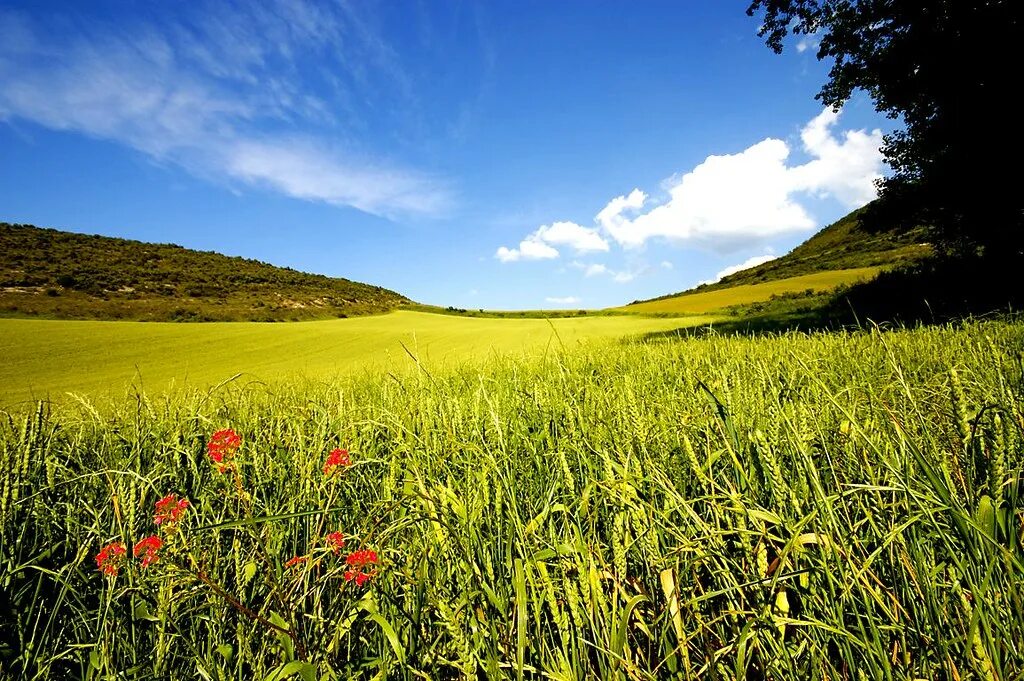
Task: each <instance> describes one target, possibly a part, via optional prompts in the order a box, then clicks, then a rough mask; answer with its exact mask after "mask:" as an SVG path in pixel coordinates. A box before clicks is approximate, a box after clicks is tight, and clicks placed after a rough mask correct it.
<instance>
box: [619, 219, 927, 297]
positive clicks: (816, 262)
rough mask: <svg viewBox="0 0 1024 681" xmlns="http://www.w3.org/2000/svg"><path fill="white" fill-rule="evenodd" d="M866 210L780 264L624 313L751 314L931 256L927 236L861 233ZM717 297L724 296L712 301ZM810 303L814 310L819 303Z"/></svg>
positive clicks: (774, 262) (814, 238)
mask: <svg viewBox="0 0 1024 681" xmlns="http://www.w3.org/2000/svg"><path fill="white" fill-rule="evenodd" d="M862 210H864V209H863V208H861V209H858V210H855V211H853V212H852V213H850V214H849V215H847V216H845V217H843V218H841V219H840V220H838V221H836V222H834V223H832V224H831V225H829V226H828V227H825V228H824V229H822V230H821V231H820V232H818V233H817V234H815V235H814V236H812V237H811V238H809V239H808V240H807V241H805V242H803V243H802V244H800V245H799V246H797V247H796V248H794V249H793V250H792V251H790V252H789V253H787V254H786V255H784V256H782V257H780V258H776V259H775V260H771V261H769V262H766V263H763V264H761V265H757V266H755V267H751V268H749V269H745V270H741V271H739V272H736V273H734V274H731V275H729V276H727V277H724V278H722V279H721V280H719V281H717V282H715V283H712V284H702V285H700V286H697V287H696V288H693V289H690V290H688V291H682V292H679V293H670V294H668V295H664V296H659V297H657V298H651V299H648V300H636V301H633V302H632V303H630V304H629V305H627V306H625V307H623V308H619V309H621V310H623V311H628V312H648V313H649V312H672V313H694V312H698V311H705V312H706V311H710V310H712V309H714V310H721V309H725V308H734V309H733V311H734V312H738V313H747V312H750V311H751V310H749V309H740V308H738V307H737V306H749V305H752V304H753V305H756V304H758V303H761V302H764V301H768V300H772V299H778V298H783V297H784V298H787V299H794V298H812V297H821V294H824V293H827V291H828V290H829V289H830V288H835V287H837V286H846V285H851V284H853V283H856V282H859V281H864V280H865V279H869V278H871V276H874V275H876V274H877V273H879V272H882V271H884V270H886V269H889V268H892V267H895V266H898V265H907V264H910V263H914V262H917V261H920V260H922V259H924V258H926V257H927V256H929V255H931V253H932V248H931V246H930V245H929V244H928V243H926V242H925V235H924V230H914V231H911V232H906V233H898V232H877V233H876V232H869V231H867V230H866V229H864V228H863V227H861V225H860V222H859V220H858V216H859V215H860V212H861V211H862ZM826 273H829V274H826ZM808 278H810V279H808ZM810 280H814V282H815V285H807V281H810ZM819 280H820V282H826V281H828V282H831V286H824V287H823V286H820V285H817V284H819V283H820V282H819ZM726 291H729V293H728V294H726V293H725V292H726ZM714 292H719V293H717V294H716V295H709V294H712V293H714ZM733 293H737V294H739V293H742V295H732V294H733ZM708 301H720V302H721V303H722V304H721V305H718V306H712V307H709V306H708V305H709V303H708ZM790 302H791V300H790ZM805 302H811V304H813V301H805ZM753 311H761V310H756V309H755V310H753Z"/></svg>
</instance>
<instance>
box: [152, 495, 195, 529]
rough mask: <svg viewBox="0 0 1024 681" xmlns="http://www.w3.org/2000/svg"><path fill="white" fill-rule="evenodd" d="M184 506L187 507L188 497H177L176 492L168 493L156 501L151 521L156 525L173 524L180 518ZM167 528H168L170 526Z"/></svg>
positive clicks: (183, 511)
mask: <svg viewBox="0 0 1024 681" xmlns="http://www.w3.org/2000/svg"><path fill="white" fill-rule="evenodd" d="M186 508H188V499H178V495H177V494H168V495H167V496H166V497H164V498H163V499H161V500H160V501H158V502H156V515H155V516H153V522H154V523H156V524H157V525H163V524H164V523H166V524H167V525H174V524H176V523H177V522H178V521H179V520H181V516H182V515H184V513H185V509H186ZM168 529H169V530H170V528H168Z"/></svg>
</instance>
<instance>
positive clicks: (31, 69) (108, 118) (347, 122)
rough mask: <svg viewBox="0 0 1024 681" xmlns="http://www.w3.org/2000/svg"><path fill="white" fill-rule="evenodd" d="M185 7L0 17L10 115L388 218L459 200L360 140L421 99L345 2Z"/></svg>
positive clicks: (0, 81) (2, 74)
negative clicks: (100, 20)
mask: <svg viewBox="0 0 1024 681" xmlns="http://www.w3.org/2000/svg"><path fill="white" fill-rule="evenodd" d="M176 6H177V7H179V8H181V7H190V8H191V9H190V10H189V11H186V12H185V13H184V15H182V16H178V15H175V16H170V17H155V18H154V19H152V20H141V19H135V20H128V21H125V22H123V23H119V24H117V25H114V24H107V25H100V24H96V23H89V24H88V28H83V27H82V25H80V24H79V23H75V22H74V21H70V20H63V21H61V20H58V19H53V21H52V22H43V21H41V20H40V19H38V18H35V17H30V16H28V15H26V14H24V13H17V12H12V11H7V12H4V11H0V120H4V119H11V120H17V119H21V120H27V121H32V122H35V123H37V124H39V125H42V126H45V127H48V128H52V129H55V130H65V131H70V132H76V133H81V134H85V135H88V136H91V137H95V138H99V139H105V140H110V141H113V142H116V143H119V144H123V145H126V146H128V147H131V148H133V149H136V150H137V151H139V152H142V153H143V154H146V155H148V156H150V157H151V158H153V159H155V160H157V161H160V162H168V163H174V164H177V165H179V166H181V167H183V168H185V169H186V170H188V171H189V172H191V173H193V174H196V175H198V176H201V177H204V178H207V179H210V180H214V181H219V182H225V183H228V184H239V185H243V186H258V187H266V188H269V189H271V190H273V191H277V192H280V193H283V194H286V195H288V196H292V197H295V198H298V199H304V200H311V201H322V202H326V203H330V204H334V205H339V206H352V207H354V208H357V209H359V210H363V211H366V212H369V213H374V214H378V215H385V216H392V215H398V214H436V213H439V212H442V211H444V210H445V209H446V208H447V207H448V206H449V205H450V203H451V201H452V194H451V191H450V188H449V186H448V185H447V183H446V182H444V181H443V180H440V179H438V178H436V177H433V176H432V175H430V174H428V173H424V172H421V171H417V170H415V169H411V168H408V167H405V166H403V165H402V164H396V163H393V162H388V161H385V160H383V159H382V158H380V156H381V154H380V153H379V152H378V151H377V150H373V149H365V148H361V147H360V145H359V144H358V143H356V142H355V141H354V140H355V139H356V135H355V134H354V133H355V132H358V131H360V130H361V129H363V128H365V126H366V125H367V123H366V118H367V115H366V112H367V111H370V112H371V113H372V112H373V111H376V110H384V109H386V108H388V107H394V105H395V104H396V102H397V103H401V102H403V101H406V100H408V99H409V98H411V97H412V96H413V95H412V94H411V92H410V88H411V86H410V82H409V79H408V78H407V77H406V76H405V74H404V72H403V69H402V65H401V64H400V63H399V61H398V58H397V56H396V55H395V52H394V51H393V50H392V49H390V48H389V46H388V45H387V43H386V42H385V41H383V40H382V39H381V38H380V36H379V35H378V34H377V33H375V32H374V31H373V30H372V28H371V27H370V26H369V25H368V24H367V22H366V21H365V20H364V19H363V18H362V17H361V16H360V15H359V14H358V13H356V12H355V11H353V10H351V9H349V8H348V7H347V5H345V4H343V3H339V4H325V3H315V2H308V1H305V0H279V1H277V2H271V3H264V4H257V3H252V4H249V3H245V4H239V5H214V4H205V3H196V4H193V5H176ZM357 101H359V102H362V104H361V105H360V106H357V105H356V104H354V102H357ZM398 108H401V107H398Z"/></svg>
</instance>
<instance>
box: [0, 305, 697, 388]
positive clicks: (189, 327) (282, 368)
mask: <svg viewBox="0 0 1024 681" xmlns="http://www.w3.org/2000/svg"><path fill="white" fill-rule="evenodd" d="M713 321H714V318H704V317H700V318H693V319H672V320H664V319H661V320H659V319H649V318H643V317H627V316H617V317H594V318H580V319H553V320H550V321H548V320H544V319H486V318H485V319H468V318H467V319H463V318H457V317H452V316H445V315H435V314H426V313H419V312H407V311H400V312H393V313H390V314H385V315H376V316H367V317H353V318H349V319H333V320H328V321H311V322H293V323H284V324H273V323H258V322H225V323H216V322H211V323H205V324H179V323H171V322H146V323H140V322H105V321H67V320H42V319H0V357H3V362H2V363H0V407H14V406H18V405H20V406H22V407H24V406H25V405H26V404H27V405H31V403H32V401H33V400H35V399H50V398H53V399H67V393H68V392H74V393H82V394H86V395H89V396H91V397H96V396H100V395H103V394H113V395H115V396H120V395H122V394H123V393H124V387H125V385H126V384H129V383H133V382H134V384H135V385H136V386H138V387H142V388H143V389H148V390H153V391H157V392H162V391H165V390H167V389H168V388H169V387H171V386H172V385H174V386H178V387H183V386H189V385H191V386H195V387H199V388H202V387H206V386H209V385H213V384H215V383H218V382H220V381H223V380H228V379H230V378H232V377H233V376H235V375H236V374H244V375H245V378H246V379H247V380H257V379H273V378H282V377H288V376H300V375H301V376H305V377H309V378H320V379H329V378H332V377H335V376H338V375H346V374H352V373H358V372H361V371H379V370H398V369H404V368H408V367H409V366H412V365H413V364H414V362H413V360H412V359H411V357H410V354H409V353H412V355H414V356H415V357H416V358H417V359H420V360H423V361H434V362H444V361H453V362H457V361H461V360H465V359H471V358H477V359H479V358H483V357H486V356H487V355H489V354H491V353H496V352H497V353H501V352H521V351H535V352H543V351H544V350H545V349H546V348H549V347H551V346H552V345H554V346H558V345H560V344H566V345H574V344H577V343H579V342H587V341H591V340H597V339H602V338H616V337H622V336H626V335H636V334H643V333H649V332H656V331H666V330H671V329H675V328H679V327H683V326H687V325H690V324H694V323H698V322H705V323H707V322H713ZM403 346H404V347H403ZM407 350H408V352H407Z"/></svg>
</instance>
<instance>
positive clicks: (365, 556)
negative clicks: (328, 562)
mask: <svg viewBox="0 0 1024 681" xmlns="http://www.w3.org/2000/svg"><path fill="white" fill-rule="evenodd" d="M345 562H346V563H347V564H348V565H349V566H350V567H354V568H356V569H360V568H364V567H366V566H367V565H375V564H376V563H377V552H376V551H371V550H370V549H362V550H360V551H353V552H352V553H350V554H348V557H347V558H345Z"/></svg>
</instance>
